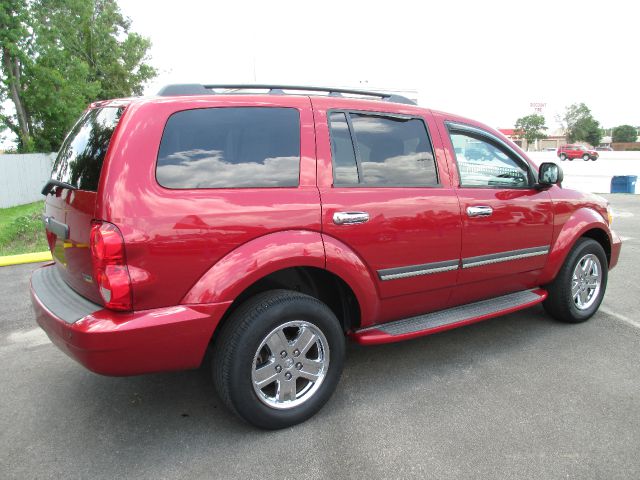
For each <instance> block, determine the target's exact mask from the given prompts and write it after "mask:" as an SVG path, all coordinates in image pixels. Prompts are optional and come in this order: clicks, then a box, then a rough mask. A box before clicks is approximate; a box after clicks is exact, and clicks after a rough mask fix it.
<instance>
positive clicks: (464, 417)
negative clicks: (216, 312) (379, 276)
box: [0, 195, 640, 479]
mask: <svg viewBox="0 0 640 480" xmlns="http://www.w3.org/2000/svg"><path fill="white" fill-rule="evenodd" d="M607 197H608V198H609V199H610V200H611V203H612V205H613V208H614V211H615V213H616V219H615V221H614V225H613V226H614V229H615V230H616V231H618V233H619V234H620V235H621V236H622V237H623V238H624V245H623V249H622V255H621V258H620V263H619V265H618V267H617V268H616V269H614V270H613V271H612V272H611V275H610V277H609V286H608V291H607V294H606V297H605V300H604V303H603V305H602V307H601V310H600V311H599V313H598V314H596V316H594V317H593V318H592V319H591V320H590V321H588V322H587V323H584V324H579V325H565V324H561V323H558V322H555V321H553V320H551V319H550V318H549V317H548V316H547V315H546V314H545V313H544V311H543V310H542V308H541V307H535V308H532V309H529V310H525V311H522V312H518V313H516V314H512V315H508V316H505V317H502V318H496V319H492V320H488V321H486V322H481V323H478V324H475V325H471V326H467V327H463V328H460V329H457V330H452V331H449V332H444V333H440V334H436V335H432V336H428V337H423V338H420V339H416V340H413V341H409V342H404V343H397V344H390V345H382V346H377V347H359V346H356V345H351V346H350V347H349V350H348V358H347V365H346V367H345V371H344V375H343V377H342V380H341V382H340V384H339V386H338V389H337V391H336V393H335V395H334V396H333V398H332V399H331V400H330V401H329V403H328V404H327V405H326V406H325V407H324V409H323V410H322V411H321V412H320V413H319V414H318V415H316V416H315V417H313V418H312V419H311V420H309V421H307V422H306V423H304V424H302V425H298V426H295V427H292V428H289V429H285V430H281V431H275V432H265V431H261V430H256V429H254V428H252V427H250V426H248V425H246V424H244V423H242V422H241V421H240V420H238V419H236V418H235V417H234V416H233V415H231V414H230V413H229V412H228V411H227V410H226V409H225V408H224V407H223V406H222V404H221V402H220V400H218V398H217V397H216V395H215V393H214V390H213V387H212V384H211V381H210V379H209V378H208V375H207V372H206V370H204V369H203V370H197V371H188V372H179V373H169V374H157V375H146V376H139V377H129V378H109V377H102V376H99V375H96V374H93V373H91V372H89V371H87V370H85V369H84V368H83V367H81V366H80V365H78V364H76V363H75V362H74V361H72V360H71V359H69V358H68V357H66V356H65V355H64V354H63V353H62V352H61V351H59V350H58V349H57V348H55V347H54V346H53V345H52V344H51V343H50V342H49V340H48V339H47V337H46V336H45V335H44V333H43V332H42V331H41V330H40V329H39V328H37V325H36V324H35V321H34V317H33V315H32V312H31V306H30V303H29V294H28V282H29V276H30V274H31V271H32V270H33V269H34V268H37V267H38V265H34V264H32V265H20V266H14V267H3V268H0V292H1V294H0V312H2V313H1V314H0V366H1V367H0V478H3V479H32V478H38V479H47V478H54V479H60V478H64V479H75V478H79V479H80V478H82V479H101V478H109V479H111V478H131V479H137V478H149V479H163V478H167V479H169V478H171V479H173V478H189V479H198V478H247V479H253V478H260V479H270V478H277V479H286V478H302V479H305V478H330V479H333V478H336V479H337V478H350V479H352V478H353V479H358V478H362V479H365V478H366V479H377V478H437V479H447V478H465V479H467V478H478V479H479V478H483V479H485V478H509V479H511V478H535V479H545V478H550V479H558V478H575V479H617V478H620V479H638V478H640V455H639V453H638V452H640V449H639V448H640V447H639V446H640V312H639V310H640V309H639V308H638V301H639V299H640V288H639V283H638V280H637V264H636V262H637V259H638V258H639V254H640V222H639V221H638V219H640V197H638V196H633V195H607Z"/></svg>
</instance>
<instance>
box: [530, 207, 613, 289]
mask: <svg viewBox="0 0 640 480" xmlns="http://www.w3.org/2000/svg"><path fill="white" fill-rule="evenodd" d="M554 236H555V240H554V242H553V243H552V246H551V250H550V251H549V258H548V260H547V263H546V265H545V267H544V269H543V271H542V274H541V277H540V283H541V284H547V283H549V282H551V281H553V279H554V278H555V276H556V275H557V274H558V272H559V271H560V268H561V267H562V265H563V263H564V262H565V260H566V258H567V255H569V252H570V251H571V249H572V248H573V246H574V245H575V244H576V242H577V241H578V239H579V238H583V237H587V238H592V239H593V240H595V241H597V242H598V243H599V244H600V245H601V246H602V248H603V250H604V251H605V254H606V257H607V262H609V263H610V262H611V254H612V238H611V235H610V233H609V226H608V225H607V224H606V222H605V221H604V219H603V218H602V216H601V215H600V214H599V213H598V212H596V211H595V210H593V209H591V208H586V207H584V208H580V209H578V210H576V211H575V212H574V214H573V215H572V216H571V218H570V219H569V220H568V221H567V222H565V223H564V225H563V226H562V229H561V230H560V231H559V232H558V234H557V235H554Z"/></svg>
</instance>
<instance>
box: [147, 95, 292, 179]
mask: <svg viewBox="0 0 640 480" xmlns="http://www.w3.org/2000/svg"><path fill="white" fill-rule="evenodd" d="M299 176H300V115H299V113H298V110H296V109H294V108H277V107H231V108H230V107H225V108H204V109H198V110H185V111H181V112H177V113H174V114H173V115H172V116H171V117H169V120H168V121H167V124H166V126H165V129H164V133H163V135H162V140H161V142H160V151H159V153H158V162H157V167H156V178H157V180H158V183H159V184H160V185H162V186H164V187H167V188H174V189H194V188H252V187H253V188H255V187H263V188H268V187H294V186H297V185H298V183H299Z"/></svg>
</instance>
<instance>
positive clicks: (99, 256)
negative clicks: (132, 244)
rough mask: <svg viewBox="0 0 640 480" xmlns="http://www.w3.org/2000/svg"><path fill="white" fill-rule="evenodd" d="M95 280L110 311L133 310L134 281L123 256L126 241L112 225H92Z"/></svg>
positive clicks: (95, 222)
mask: <svg viewBox="0 0 640 480" xmlns="http://www.w3.org/2000/svg"><path fill="white" fill-rule="evenodd" d="M91 256H92V258H93V277H94V278H95V280H96V282H97V283H98V289H99V291H100V296H101V297H102V300H103V301H104V305H105V307H107V308H111V309H113V310H131V308H132V303H131V277H130V276H129V269H128V268H127V262H126V258H125V254H124V238H123V237H122V234H121V233H120V230H118V227H116V226H115V225H113V224H112V223H107V222H100V221H94V222H93V223H92V224H91Z"/></svg>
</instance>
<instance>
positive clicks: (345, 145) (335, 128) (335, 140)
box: [329, 112, 358, 185]
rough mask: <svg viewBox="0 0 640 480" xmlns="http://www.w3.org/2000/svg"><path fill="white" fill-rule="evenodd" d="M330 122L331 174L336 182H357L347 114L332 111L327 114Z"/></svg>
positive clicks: (347, 183)
mask: <svg viewBox="0 0 640 480" xmlns="http://www.w3.org/2000/svg"><path fill="white" fill-rule="evenodd" d="M329 120H330V124H331V150H332V153H333V175H334V180H335V183H336V184H339V185H345V184H346V185H353V184H357V183H358V167H357V166H356V155H355V153H354V151H353V143H352V142H351V134H350V133H349V125H348V124H347V116H346V115H345V114H344V113H342V112H334V113H332V114H331V115H330V116H329Z"/></svg>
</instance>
